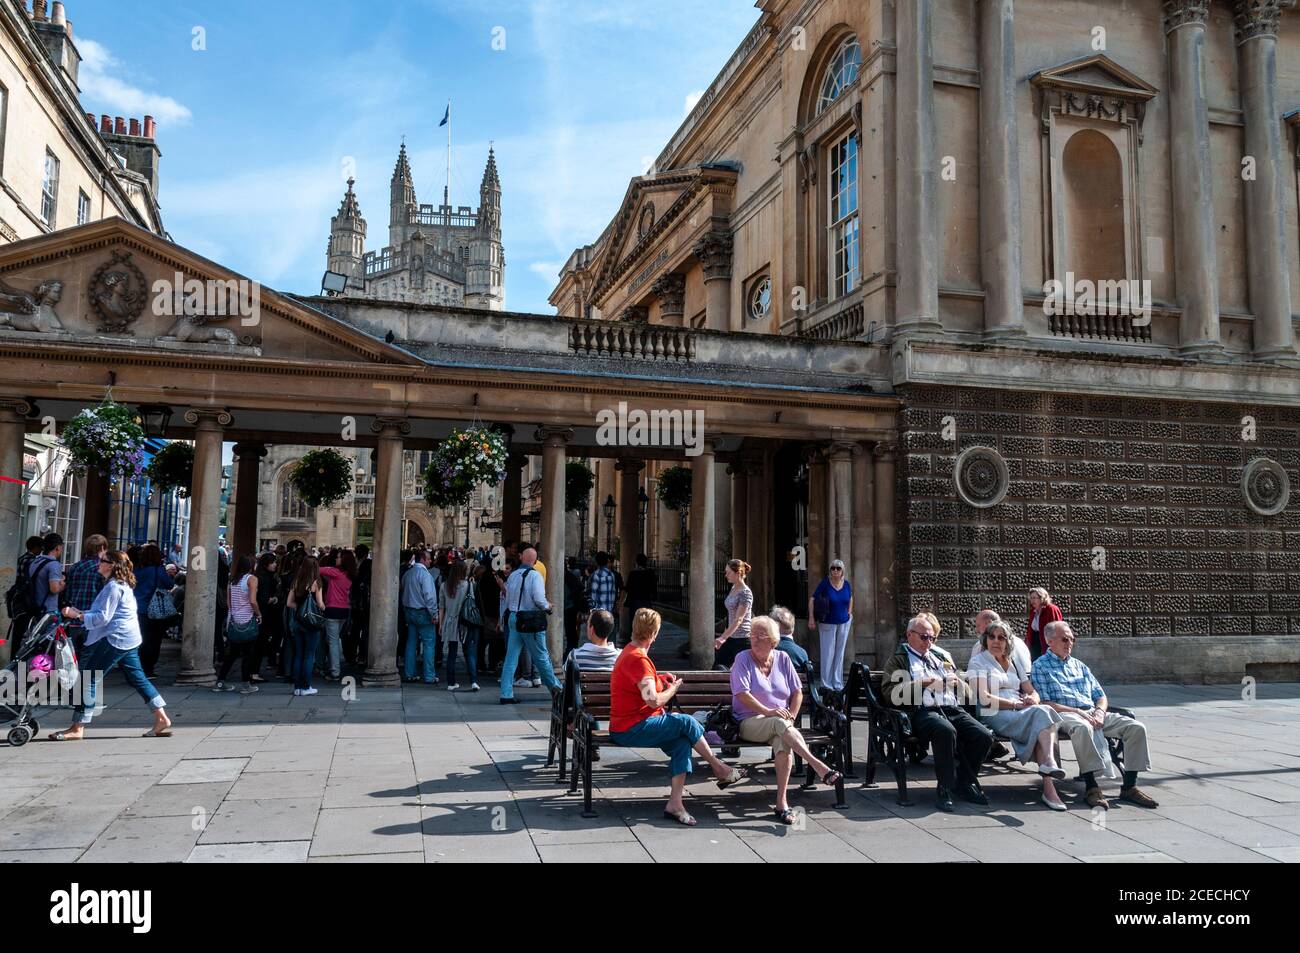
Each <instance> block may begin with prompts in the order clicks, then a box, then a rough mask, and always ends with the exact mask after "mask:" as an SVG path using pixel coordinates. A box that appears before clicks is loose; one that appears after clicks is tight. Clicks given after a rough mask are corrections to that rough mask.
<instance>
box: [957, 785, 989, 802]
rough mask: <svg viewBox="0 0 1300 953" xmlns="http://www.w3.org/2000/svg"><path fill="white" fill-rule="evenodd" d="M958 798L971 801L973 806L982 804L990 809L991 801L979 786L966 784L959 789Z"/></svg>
mask: <svg viewBox="0 0 1300 953" xmlns="http://www.w3.org/2000/svg"><path fill="white" fill-rule="evenodd" d="M957 796H958V797H959V798H961V799H962V800H963V801H970V803H972V804H980V805H983V806H984V807H988V804H989V799H988V798H987V797H985V796H984V792H983V791H982V790H981V789H980V786H979V785H978V784H964V785H962V786H961V787H959V788H958V789H957Z"/></svg>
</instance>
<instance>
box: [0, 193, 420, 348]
mask: <svg viewBox="0 0 1300 953" xmlns="http://www.w3.org/2000/svg"><path fill="white" fill-rule="evenodd" d="M0 340H3V341H4V342H6V343H11V342H18V341H21V342H24V343H30V344H32V345H33V346H40V345H48V344H74V345H78V346H83V345H94V346H101V347H117V348H131V349H133V350H138V349H146V350H159V351H166V352H171V353H176V352H191V353H196V354H214V353H216V354H226V355H247V356H249V357H270V358H281V359H286V360H295V359H296V360H309V361H358V360H363V361H366V362H376V363H409V364H414V363H417V362H416V361H415V360H414V359H413V358H412V357H411V356H410V355H408V354H406V353H405V352H403V351H401V350H400V349H398V348H394V347H392V346H390V345H388V344H386V343H384V342H382V341H377V340H375V339H374V338H371V337H370V336H368V335H366V334H364V333H363V332H361V331H359V330H357V329H356V328H353V327H351V326H350V325H347V324H344V323H343V322H340V321H338V320H337V319H335V318H332V317H330V316H329V315H326V314H322V313H321V312H319V311H316V310H314V309H312V308H310V307H307V306H305V305H303V304H301V303H299V302H297V301H295V300H293V299H291V298H288V297H286V296H283V295H281V294H279V293H278V292H276V291H273V290H271V289H270V288H266V287H264V286H262V285H260V284H259V283H258V282H256V281H253V280H252V279H249V278H245V277H244V276H242V275H239V274H236V273H235V272H232V271H230V270H228V269H226V268H223V267H221V266H220V265H218V264H216V263H215V262H212V261H209V260H208V259H206V258H203V257H201V256H199V255H196V254H194V253H193V252H191V251H189V250H188V249H185V248H182V247H181V246H180V245H176V244H174V243H172V242H170V241H167V240H166V239H164V238H161V237H159V236H157V235H154V234H152V233H151V232H148V231H145V230H144V229H141V228H138V227H137V226H135V225H132V224H130V223H128V222H126V221H124V220H123V219H120V218H111V219H105V220H103V221H99V222H93V223H90V224H88V225H81V226H78V227H76V228H69V229H63V230H61V231H57V232H53V233H51V234H49V235H43V236H40V237H38V238H32V239H28V240H26V241H22V242H15V243H13V244H9V245H5V246H3V247H0Z"/></svg>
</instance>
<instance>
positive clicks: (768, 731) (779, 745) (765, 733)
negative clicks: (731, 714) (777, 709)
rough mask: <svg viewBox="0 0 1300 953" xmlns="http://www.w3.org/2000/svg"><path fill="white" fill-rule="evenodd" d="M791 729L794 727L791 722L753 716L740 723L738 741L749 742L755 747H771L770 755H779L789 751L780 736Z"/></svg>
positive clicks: (782, 719)
mask: <svg viewBox="0 0 1300 953" xmlns="http://www.w3.org/2000/svg"><path fill="white" fill-rule="evenodd" d="M792 727H794V724H793V722H790V721H787V720H786V719H784V718H771V717H767V716H765V715H755V716H754V717H753V718H746V719H745V720H744V721H742V722H741V723H740V740H741V741H750V742H753V743H754V744H756V745H771V746H772V753H773V754H780V753H781V752H782V751H789V750H790V746H789V745H788V744H786V743H785V739H784V738H782V737H781V736H782V735H784V734H785V733H786V732H787V731H789V730H790V729H791V728H792Z"/></svg>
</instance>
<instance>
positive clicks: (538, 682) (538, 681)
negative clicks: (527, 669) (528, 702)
mask: <svg viewBox="0 0 1300 953" xmlns="http://www.w3.org/2000/svg"><path fill="white" fill-rule="evenodd" d="M541 687H542V680H541V679H540V678H535V679H533V688H541Z"/></svg>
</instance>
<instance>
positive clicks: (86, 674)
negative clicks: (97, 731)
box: [50, 549, 172, 741]
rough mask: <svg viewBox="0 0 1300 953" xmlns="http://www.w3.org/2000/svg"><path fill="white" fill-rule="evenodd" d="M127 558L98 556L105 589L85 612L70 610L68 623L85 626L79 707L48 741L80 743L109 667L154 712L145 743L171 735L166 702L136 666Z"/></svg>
mask: <svg viewBox="0 0 1300 953" xmlns="http://www.w3.org/2000/svg"><path fill="white" fill-rule="evenodd" d="M131 568H132V567H131V560H130V559H128V558H127V556H126V553H124V552H122V551H121V550H119V549H114V550H112V551H110V552H107V553H104V555H102V556H100V557H99V574H100V575H101V576H103V577H104V580H105V582H104V588H103V589H101V590H100V591H99V595H97V596H96V597H95V601H94V602H93V603H92V604H91V606H90V608H89V609H87V610H86V611H85V612H82V611H80V610H79V609H74V608H73V607H72V606H68V607H66V608H65V609H64V610H63V616H64V618H66V619H80V620H81V621H82V624H84V625H85V627H86V646H85V651H84V653H83V655H82V657H81V678H82V687H81V702H80V704H78V705H77V707H76V709H75V711H74V714H73V716H72V727H71V728H68V729H67V730H66V731H56V732H54V733H53V734H51V735H50V740H51V741H80V740H81V739H82V738H83V737H84V736H85V731H86V725H88V724H89V723H90V720H91V718H93V717H94V715H95V699H96V695H97V694H98V692H99V683H100V681H101V680H102V679H103V678H104V676H105V675H107V674H108V673H109V672H110V671H111V670H112V669H113V668H115V667H117V666H121V668H122V674H123V676H125V678H126V682H127V684H128V685H130V686H131V687H132V688H134V689H135V690H136V691H137V692H138V693H139V695H140V697H141V698H143V699H144V702H145V704H146V705H148V706H149V708H150V710H151V711H152V712H153V727H152V728H151V729H149V731H147V732H145V737H146V738H166V737H168V736H170V735H171V733H172V721H171V719H170V718H168V717H167V711H166V707H167V703H166V702H165V701H163V697H162V695H160V694H158V689H156V688H154V686H153V683H152V682H150V681H149V679H147V678H145V675H144V669H143V668H141V667H140V655H139V651H138V650H139V647H140V643H141V642H142V641H143V640H142V639H141V637H140V621H139V618H138V617H137V615H136V604H135V595H134V593H133V592H132V590H133V589H134V588H135V575H134V574H133V573H132V572H131Z"/></svg>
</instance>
